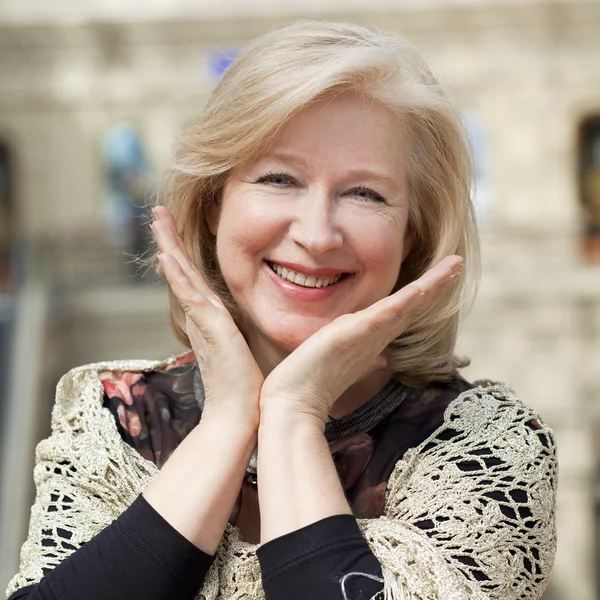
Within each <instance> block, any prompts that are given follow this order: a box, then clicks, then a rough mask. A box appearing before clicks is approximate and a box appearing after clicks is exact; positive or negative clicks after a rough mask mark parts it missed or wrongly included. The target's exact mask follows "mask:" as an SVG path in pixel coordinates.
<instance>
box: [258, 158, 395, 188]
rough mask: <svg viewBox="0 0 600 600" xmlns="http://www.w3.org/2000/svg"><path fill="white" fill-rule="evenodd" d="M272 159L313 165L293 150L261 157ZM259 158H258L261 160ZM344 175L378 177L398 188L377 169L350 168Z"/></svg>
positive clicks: (304, 165)
mask: <svg viewBox="0 0 600 600" xmlns="http://www.w3.org/2000/svg"><path fill="white" fill-rule="evenodd" d="M268 158H271V159H274V160H278V161H281V162H291V163H296V164H297V165H300V166H301V167H304V168H305V169H311V168H313V167H314V163H313V162H312V161H311V160H308V159H307V158H306V157H305V156H302V155H301V154H296V153H294V152H267V153H266V154H264V155H263V156H262V157H261V159H268ZM261 159H259V160H261ZM345 176H346V177H347V178H348V179H379V180H381V181H386V182H387V183H389V184H390V185H391V186H392V187H393V188H394V190H395V191H398V190H399V186H398V184H397V183H396V181H395V180H394V179H393V178H392V177H390V176H389V175H387V174H386V173H383V172H381V171H377V170H376V169H352V170H350V171H348V172H346V173H345Z"/></svg>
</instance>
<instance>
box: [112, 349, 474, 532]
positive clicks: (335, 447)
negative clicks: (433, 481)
mask: <svg viewBox="0 0 600 600" xmlns="http://www.w3.org/2000/svg"><path fill="white" fill-rule="evenodd" d="M195 370H196V362H195V360H194V355H193V353H189V354H187V355H186V356H185V357H183V358H181V359H179V360H178V361H177V362H175V363H173V364H171V365H169V366H168V367H167V368H165V369H163V370H157V371H152V372H149V373H143V372H115V371H110V372H109V371H105V372H103V373H101V374H100V379H101V381H102V384H103V386H104V392H105V395H104V406H105V407H106V408H108V409H109V410H110V411H111V413H112V414H113V415H114V417H115V420H116V422H117V428H118V430H119V433H120V435H121V437H122V439H123V440H124V441H125V442H126V443H127V444H129V445H130V446H132V447H133V448H134V449H135V450H137V451H138V452H139V453H140V454H141V455H142V456H143V457H144V458H146V459H147V460H149V461H151V462H153V463H154V464H155V465H156V466H157V467H158V468H159V469H160V468H161V467H162V466H163V465H164V464H165V462H166V461H167V460H168V458H169V456H170V455H171V454H172V453H173V451H174V450H175V449H176V448H177V446H178V445H179V444H180V443H181V441H182V440H183V439H184V438H185V437H186V436H187V435H188V434H189V433H190V432H191V431H192V429H194V427H195V426H196V425H197V424H198V423H199V422H200V418H201V416H202V411H201V407H200V406H199V404H198V402H197V400H196V396H195V394H194V372H195ZM399 385H400V384H399ZM471 387H473V386H472V385H471V384H469V383H468V382H466V381H465V380H463V379H460V378H459V379H455V380H453V381H450V382H447V383H435V382H434V383H432V384H430V385H429V386H428V387H427V388H425V389H423V390H416V389H411V390H410V391H409V393H408V394H407V396H406V398H405V399H404V401H403V402H402V403H401V404H400V406H399V407H397V408H396V409H394V410H393V411H392V412H391V413H390V414H388V415H387V416H386V417H384V418H383V419H382V420H381V421H380V422H378V423H377V424H376V425H374V426H373V427H371V428H370V429H369V430H367V431H364V432H362V433H357V434H354V435H351V436H349V437H347V438H345V439H342V440H339V441H336V442H332V443H331V444H330V448H331V451H332V456H333V459H334V462H335V465H336V468H337V472H338V475H339V477H340V481H341V483H342V486H343V488H344V491H345V493H346V497H347V499H348V502H349V504H350V507H351V508H352V512H353V514H354V516H355V517H357V518H377V517H380V516H381V515H382V514H383V510H384V501H385V490H386V486H387V481H388V479H389V477H390V475H391V474H392V471H393V470H394V467H395V465H396V463H397V462H398V460H400V459H401V458H402V457H403V456H404V453H405V452H406V451H407V450H408V449H410V448H414V447H416V446H418V445H419V444H420V443H421V442H423V441H424V440H426V439H427V438H428V437H429V436H430V435H431V434H432V433H433V432H434V431H435V430H436V429H438V428H439V427H440V425H441V424H442V422H443V418H444V411H445V410H446V408H447V407H448V405H449V404H450V403H451V402H452V401H453V400H454V399H455V398H456V397H457V396H458V395H459V394H460V393H462V392H464V391H465V390H467V389H470V388H471ZM246 485H249V484H248V483H247V482H246ZM241 498H242V494H240V497H239V498H238V503H237V505H236V508H235V509H234V511H233V513H232V515H231V519H230V522H231V524H232V525H235V524H236V518H237V515H238V514H239V509H240V503H241Z"/></svg>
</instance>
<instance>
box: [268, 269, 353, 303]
mask: <svg viewBox="0 0 600 600" xmlns="http://www.w3.org/2000/svg"><path fill="white" fill-rule="evenodd" d="M277 264H278V265H281V266H284V265H283V263H277ZM288 264H290V263H288ZM264 268H265V269H266V271H267V272H268V274H269V277H270V278H271V280H272V281H273V283H274V284H275V286H276V287H277V288H278V290H279V291H280V292H281V293H282V294H283V295H284V296H285V297H286V298H289V299H290V300H296V301H302V302H317V301H323V300H326V299H327V298H330V297H331V296H333V294H335V293H336V292H338V291H339V290H341V289H342V288H344V287H346V285H347V283H348V281H350V279H352V278H351V277H342V278H341V279H340V280H339V281H338V282H337V283H333V284H331V285H328V286H326V287H321V288H317V287H314V288H313V287H304V286H301V285H297V284H295V283H292V282H291V281H288V280H287V279H282V278H281V277H279V275H277V273H275V271H273V269H271V267H270V266H269V265H268V264H267V263H266V262H265V264H264ZM286 269H287V267H286ZM292 270H293V269H292ZM330 271H331V269H330ZM338 273H340V271H335V273H334V274H336V275H337V274H338Z"/></svg>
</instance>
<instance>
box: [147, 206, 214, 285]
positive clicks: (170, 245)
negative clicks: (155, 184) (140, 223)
mask: <svg viewBox="0 0 600 600" xmlns="http://www.w3.org/2000/svg"><path fill="white" fill-rule="evenodd" d="M162 208H163V211H161V212H164V213H166V214H167V215H168V217H167V218H163V215H162V214H161V217H160V219H159V220H157V221H155V222H154V223H152V225H150V229H151V230H152V232H153V233H154V235H155V237H156V242H157V244H158V248H159V250H160V251H161V252H162V253H163V254H168V255H170V256H172V257H173V258H175V259H176V260H177V262H178V263H179V266H180V268H181V269H182V270H183V271H184V272H185V273H186V275H187V276H188V278H189V279H190V281H191V282H192V283H193V285H194V286H195V287H196V288H197V289H198V290H201V291H202V292H203V293H205V294H207V295H210V296H214V294H213V293H212V291H211V289H210V287H209V286H208V284H207V283H206V281H205V280H204V278H203V277H202V275H200V273H199V272H198V270H197V269H196V268H195V267H194V265H193V264H192V262H191V261H190V259H189V258H188V256H187V253H186V251H185V248H184V246H183V242H182V241H181V238H180V237H179V234H178V233H177V228H176V227H175V221H174V219H173V217H172V216H171V214H170V213H169V212H168V211H167V210H166V209H165V208H164V207H162Z"/></svg>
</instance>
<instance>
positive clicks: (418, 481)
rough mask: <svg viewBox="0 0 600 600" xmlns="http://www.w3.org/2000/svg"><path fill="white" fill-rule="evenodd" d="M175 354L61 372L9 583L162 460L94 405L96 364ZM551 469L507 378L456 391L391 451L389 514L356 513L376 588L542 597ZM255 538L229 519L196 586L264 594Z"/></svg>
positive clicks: (539, 425) (461, 598)
mask: <svg viewBox="0 0 600 600" xmlns="http://www.w3.org/2000/svg"><path fill="white" fill-rule="evenodd" d="M173 360H174V359H170V360H169V361H165V362H151V361H126V362H125V361H124V362H110V363H97V364H93V365H87V366H83V367H78V368H76V369H73V370H72V371H70V372H69V373H68V374H67V375H65V376H64V377H63V378H62V379H61V381H60V383H59V384H58V388H57V394H56V405H55V407H54V410H53V414H52V435H51V436H50V437H49V438H48V439H46V440H44V441H42V442H41V443H40V444H39V446H38V448H37V451H36V466H35V471H34V478H35V483H36V487H37V495H36V501H35V504H34V506H33V508H32V511H31V522H30V526H29V535H28V538H27V541H26V542H25V544H24V545H23V548H22V550H21V564H20V570H19V573H18V574H17V575H16V576H15V577H14V578H13V580H12V581H11V583H10V585H9V588H8V590H7V595H10V594H11V593H13V592H14V591H15V590H17V589H19V588H21V587H24V586H26V585H31V584H33V583H36V582H37V581H39V580H40V579H41V578H42V576H43V569H49V568H52V567H54V566H56V565H57V564H58V563H59V562H61V561H62V560H63V559H64V558H66V557H67V556H68V555H69V554H70V553H71V552H73V551H74V549H76V548H78V547H79V546H81V545H82V544H84V543H85V542H86V541H88V540H89V539H90V538H92V537H93V536H94V535H96V534H97V533H98V532H99V531H100V530H101V529H102V528H104V527H106V526H107V525H108V524H109V523H111V521H113V520H114V519H115V518H117V517H118V516H119V515H120V514H121V513H122V512H123V511H124V510H125V509H126V508H127V507H128V506H129V505H130V504H131V503H132V502H133V500H134V499H135V498H136V497H137V496H138V495H139V494H140V493H141V492H142V491H143V490H144V488H145V487H146V486H147V485H148V482H149V481H150V480H151V479H152V477H153V475H154V474H155V473H156V472H157V468H156V467H155V465H154V464H153V463H150V462H149V461H147V460H145V459H144V458H142V457H141V456H140V455H139V454H138V453H137V452H136V451H135V450H133V449H132V448H131V447H130V446H128V445H127V444H126V443H125V442H124V441H122V440H121V438H120V436H119V434H118V432H117V429H116V425H115V422H114V420H113V417H112V415H111V414H110V412H109V411H108V410H106V409H104V408H102V401H103V387H102V384H101V382H100V379H99V376H98V373H99V372H101V371H105V370H125V371H151V370H154V369H159V368H161V367H164V366H166V365H167V364H170V363H171V362H172V361H173ZM556 483H557V464H556V454H555V445H554V438H553V434H552V431H551V430H550V429H549V428H548V427H547V426H546V425H545V424H544V423H543V422H542V421H541V420H540V418H539V417H538V415H537V414H536V413H535V412H534V411H533V410H532V409H530V408H529V407H527V406H526V405H524V404H522V403H521V402H520V401H519V400H518V399H517V398H516V397H515V395H514V394H513V392H512V391H511V390H509V389H508V388H506V387H504V386H502V385H497V384H487V385H486V386H483V385H482V386H480V387H477V388H474V389H473V390H469V391H467V392H464V393H463V394H461V395H460V396H459V397H458V398H457V399H456V400H455V401H453V402H452V403H451V405H450V406H449V407H448V409H447V410H446V413H445V418H444V424H443V425H442V426H441V427H440V428H439V429H438V430H437V431H436V432H435V433H434V434H433V435H432V436H431V437H430V438H429V439H427V440H426V441H425V442H423V443H422V444H421V445H420V446H418V447H416V448H413V449H411V450H410V451H408V452H407V453H406V454H405V455H404V457H403V458H402V460H400V461H399V462H398V464H397V465H396V468H395V470H394V472H393V473H392V475H391V477H390V479H389V482H388V486H387V492H386V504H385V513H384V516H382V517H380V518H378V519H361V520H359V525H360V528H361V530H362V532H363V535H364V536H365V538H366V539H367V541H368V543H369V545H370V546H371V549H372V550H373V552H374V554H375V555H376V557H377V558H378V560H379V562H380V563H381V565H382V569H383V573H384V579H385V598H386V599H392V600H400V599H403V600H467V599H471V600H482V599H484V598H487V599H494V600H495V599H497V600H517V599H527V600H535V599H537V598H539V597H540V596H541V594H542V592H543V590H544V588H545V585H546V580H547V578H548V575H549V573H550V570H551V567H552V563H553V559H554V554H555V549H556V531H555V524H554V510H555V493H556ZM424 522H427V524H428V528H427V529H426V531H427V533H425V529H424V528H423V523H424ZM417 523H419V524H420V525H421V527H417V526H416V524H417ZM49 540H52V542H53V543H52V545H48V543H47V542H48V541H49ZM44 541H46V544H44ZM255 551H256V546H254V545H251V544H248V543H245V542H244V541H242V540H241V539H240V535H239V532H238V530H237V529H236V528H234V527H231V526H228V527H227V529H226V531H225V533H224V535H223V539H222V541H221V544H220V546H219V548H218V550H217V555H216V559H215V561H214V563H213V565H212V567H211V569H210V571H209V572H208V575H207V577H206V580H205V582H204V585H203V587H202V589H201V590H200V591H199V593H198V596H197V598H198V599H201V600H217V599H223V600H225V599H226V600H238V599H240V600H241V599H242V598H243V599H248V600H249V599H262V598H264V592H263V590H262V585H261V574H260V568H259V564H258V560H257V558H256V553H255ZM169 600H170V599H169ZM307 600H308V599H307Z"/></svg>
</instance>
